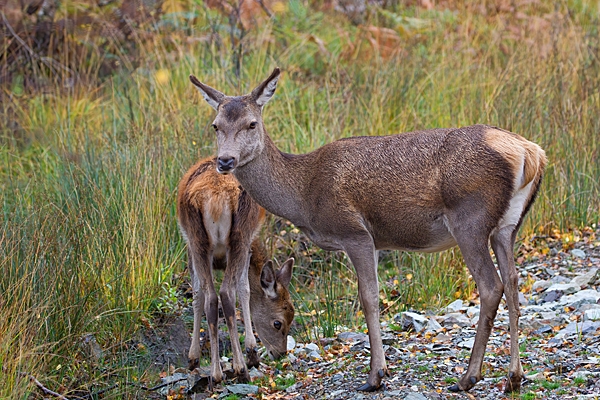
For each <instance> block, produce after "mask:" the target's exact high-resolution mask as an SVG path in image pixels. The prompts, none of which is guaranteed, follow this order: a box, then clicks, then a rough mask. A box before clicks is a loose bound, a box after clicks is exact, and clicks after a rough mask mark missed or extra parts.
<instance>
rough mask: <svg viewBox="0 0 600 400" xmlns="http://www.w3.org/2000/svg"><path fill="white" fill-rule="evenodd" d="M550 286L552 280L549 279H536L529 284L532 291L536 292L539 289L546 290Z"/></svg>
mask: <svg viewBox="0 0 600 400" xmlns="http://www.w3.org/2000/svg"><path fill="white" fill-rule="evenodd" d="M550 286H552V282H550V281H536V282H534V283H533V285H532V286H531V290H532V291H533V292H537V291H540V289H541V290H546V289H548V288H549V287H550Z"/></svg>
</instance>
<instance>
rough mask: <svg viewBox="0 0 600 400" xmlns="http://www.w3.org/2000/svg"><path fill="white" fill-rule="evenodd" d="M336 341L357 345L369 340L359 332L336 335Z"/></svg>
mask: <svg viewBox="0 0 600 400" xmlns="http://www.w3.org/2000/svg"><path fill="white" fill-rule="evenodd" d="M337 338H338V340H339V341H340V342H344V343H357V342H365V341H368V340H369V336H368V335H367V334H365V333H360V332H342V333H340V334H339V335H338V337H337Z"/></svg>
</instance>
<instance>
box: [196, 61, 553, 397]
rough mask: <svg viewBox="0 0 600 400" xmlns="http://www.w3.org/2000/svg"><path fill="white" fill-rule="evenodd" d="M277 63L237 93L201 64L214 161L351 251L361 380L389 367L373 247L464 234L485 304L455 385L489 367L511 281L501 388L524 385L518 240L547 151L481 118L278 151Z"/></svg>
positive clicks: (309, 230) (336, 246) (328, 242)
mask: <svg viewBox="0 0 600 400" xmlns="http://www.w3.org/2000/svg"><path fill="white" fill-rule="evenodd" d="M279 73H280V71H279V69H278V68H276V69H275V70H274V71H273V73H272V74H271V76H269V77H268V78H267V79H266V80H265V81H264V82H262V83H261V84H260V85H259V86H258V87H256V89H254V90H253V91H252V92H251V93H250V94H248V95H245V96H239V97H229V96H226V95H224V94H223V93H221V92H219V91H218V90H215V89H213V88H211V87H210V86H207V85H205V84H203V83H201V82H200V81H198V79H197V78H195V77H194V76H190V80H191V81H192V83H193V84H194V85H195V86H196V88H198V90H200V93H202V96H203V97H204V99H205V100H206V101H207V102H208V103H209V104H210V105H211V106H212V107H213V108H214V109H215V110H216V111H217V116H216V118H215V120H214V122H213V124H212V127H213V128H214V130H215V131H216V135H217V142H218V147H219V152H218V158H217V170H218V171H219V172H220V173H223V174H231V173H233V175H235V177H236V178H237V179H238V181H239V182H240V183H241V184H242V186H243V187H244V189H245V190H247V191H248V193H249V194H250V195H251V196H252V197H253V198H254V199H255V200H256V202H257V203H258V204H260V205H261V206H263V207H264V208H266V209H267V210H268V211H270V212H272V213H273V214H276V215H279V216H281V217H284V218H287V219H289V220H290V221H291V222H293V223H294V224H295V225H296V226H297V227H298V228H300V229H301V230H302V231H303V232H304V233H306V235H307V236H308V237H309V238H310V239H311V240H312V241H314V242H315V243H316V244H317V245H318V246H320V247H322V248H323V249H326V250H343V251H345V252H346V253H347V254H348V257H349V258H350V260H351V261H352V264H353V265H354V268H355V270H356V275H357V277H358V293H359V298H360V301H361V305H362V308H363V311H364V314H365V319H366V322H367V327H368V329H369V340H370V343H371V371H370V373H369V377H368V379H367V382H366V383H365V384H364V385H362V386H361V387H359V388H358V390H362V391H373V390H376V389H378V388H379V387H380V386H381V381H382V378H383V377H384V375H386V374H387V367H386V362H385V356H384V352H383V346H382V341H381V332H380V326H379V300H378V294H379V288H378V280H377V257H378V250H380V249H398V250H411V251H424V252H437V251H441V250H445V249H448V248H450V247H453V246H455V245H458V246H459V247H460V249H461V252H462V254H463V257H464V259H465V262H466V264H467V267H468V268H469V271H470V272H471V274H472V275H473V278H474V279H475V282H476V284H477V287H478V289H479V293H480V299H481V314H480V318H479V325H478V327H477V334H476V336H475V344H474V346H473V350H472V353H471V358H470V360H469V367H468V369H467V371H466V372H465V374H464V375H463V376H462V377H461V378H460V380H459V381H458V383H457V384H455V385H453V386H452V387H450V390H452V391H461V390H469V389H471V388H472V387H473V386H474V385H475V383H477V381H479V380H481V379H482V375H481V364H482V362H483V356H484V353H485V348H486V345H487V342H488V339H489V335H490V331H491V328H492V326H493V321H494V318H495V317H496V312H497V310H498V305H499V303H500V299H501V298H502V294H503V293H504V294H505V295H506V301H507V303H508V310H509V318H510V338H511V343H510V353H511V360H510V366H509V375H508V380H507V383H506V387H505V391H506V392H511V391H518V390H519V389H520V386H521V378H522V377H523V370H522V368H521V363H520V360H519V344H518V319H519V301H518V287H517V285H518V276H517V272H516V268H515V264H514V258H513V246H514V243H515V237H516V234H517V230H518V228H519V226H520V225H521V222H522V221H523V217H524V216H525V214H526V213H527V211H528V210H529V208H530V206H531V204H532V203H533V201H534V198H535V196H536V193H537V191H538V188H539V186H540V182H541V179H542V174H543V170H544V166H545V164H546V157H545V154H544V151H543V150H542V149H541V148H540V147H539V146H538V145H536V144H534V143H532V142H529V141H527V140H525V139H524V138H522V137H521V136H518V135H516V134H514V133H511V132H508V131H505V130H502V129H498V128H494V127H490V126H485V125H474V126H469V127H465V128H459V129H432V130H427V131H418V132H410V133H404V134H399V135H393V136H381V137H352V138H346V139H341V140H338V141H335V142H333V143H329V144H327V145H325V146H323V147H321V148H319V149H317V150H315V151H313V152H311V153H308V154H302V155H292V154H286V153H282V152H281V151H279V150H278V149H277V148H276V147H275V145H274V143H273V141H272V140H271V138H270V137H269V135H268V134H267V133H266V131H265V126H264V123H263V119H262V108H263V106H264V105H265V104H266V103H267V102H268V101H269V100H270V99H271V97H272V96H273V94H274V93H275V89H276V87H277V81H278V79H279ZM488 241H489V242H491V246H492V249H493V250H494V253H495V254H496V258H497V260H498V266H499V269H500V275H501V276H502V280H500V277H499V276H498V274H497V272H496V268H495V267H494V263H493V262H492V258H491V256H490V252H489V249H488Z"/></svg>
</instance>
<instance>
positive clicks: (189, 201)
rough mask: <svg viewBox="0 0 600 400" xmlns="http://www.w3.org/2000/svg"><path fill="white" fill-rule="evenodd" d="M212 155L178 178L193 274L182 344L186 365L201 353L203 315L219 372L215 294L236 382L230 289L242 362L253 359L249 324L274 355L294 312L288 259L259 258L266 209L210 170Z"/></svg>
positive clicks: (283, 344) (215, 375)
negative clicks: (240, 325) (218, 272)
mask: <svg viewBox="0 0 600 400" xmlns="http://www.w3.org/2000/svg"><path fill="white" fill-rule="evenodd" d="M215 166H216V159H215V158H214V157H212V158H207V159H204V160H200V161H199V162H198V163H196V164H195V165H194V166H193V167H192V168H190V169H189V170H188V171H187V173H186V174H185V175H184V176H183V178H182V179H181V181H180V182H179V190H178V195H177V217H178V222H179V227H180V229H181V232H182V234H183V236H184V238H185V240H186V241H187V244H188V269H189V271H190V274H191V277H192V287H193V296H194V300H193V303H192V307H193V309H194V328H193V332H192V344H191V346H190V351H189V359H190V367H191V368H193V367H194V366H195V364H196V363H197V361H198V359H199V357H200V322H201V318H202V311H204V313H205V314H206V320H207V322H208V334H209V338H210V355H211V377H212V379H213V381H214V382H220V381H221V380H222V379H223V372H222V369H221V364H220V362H219V358H220V357H219V336H218V330H217V322H218V315H219V309H218V306H219V297H220V298H221V305H222V307H223V314H224V315H225V320H226V323H227V328H228V330H229V336H230V339H231V347H232V352H233V363H232V365H233V371H234V374H235V375H236V376H237V377H238V380H240V381H248V380H249V374H248V371H247V369H246V368H245V364H244V358H243V356H242V350H241V347H240V342H239V338H238V332H237V323H236V316H235V303H236V291H237V293H238V294H239V297H240V304H241V306H242V315H243V318H244V326H245V331H246V337H245V341H244V345H245V348H246V356H247V359H248V366H249V367H252V366H258V364H259V357H258V352H257V350H256V338H255V337H254V333H253V332H252V322H251V314H252V315H253V316H254V323H255V326H256V331H257V332H258V335H259V337H260V338H261V340H262V342H263V343H264V344H265V347H266V348H267V351H268V353H269V355H270V356H271V357H272V358H278V357H280V356H281V355H282V354H285V353H286V351H287V334H288V332H289V330H290V325H291V323H292V320H293V319H294V306H293V305H292V303H291V301H290V294H289V291H288V285H289V283H290V279H291V277H292V268H293V264H294V260H293V259H289V260H287V261H286V262H285V263H284V264H283V266H282V267H281V269H279V270H277V271H276V270H275V269H274V268H273V264H272V263H271V261H268V262H266V263H265V250H264V248H263V246H262V245H261V244H260V243H259V242H258V240H257V239H256V235H257V233H258V231H259V229H260V227H261V226H262V223H263V221H264V218H265V210H264V209H263V208H262V207H260V206H259V205H258V204H256V203H255V202H254V201H253V200H252V198H251V197H250V196H249V195H248V194H247V193H246V191H244V190H243V189H241V188H240V186H239V183H238V182H237V181H236V179H235V178H234V177H233V176H232V175H221V174H219V173H217V171H216V169H215ZM213 269H224V270H225V272H224V273H223V281H222V283H221V288H220V290H219V297H217V293H216V291H215V287H214V284H213Z"/></svg>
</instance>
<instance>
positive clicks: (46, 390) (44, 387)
mask: <svg viewBox="0 0 600 400" xmlns="http://www.w3.org/2000/svg"><path fill="white" fill-rule="evenodd" d="M22 375H25V376H26V377H28V378H29V380H30V381H31V382H33V383H34V384H35V385H36V386H37V387H38V388H39V389H40V390H41V391H42V392H43V393H44V394H47V395H50V396H54V397H56V398H57V399H60V400H69V399H67V398H66V397H65V396H63V395H62V394H60V393H56V392H54V391H52V390H50V389H48V388H47V387H46V386H44V385H42V383H41V382H40V381H38V380H37V379H35V377H34V376H33V375H31V374H27V373H22Z"/></svg>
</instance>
